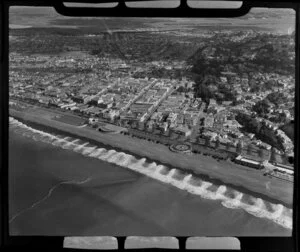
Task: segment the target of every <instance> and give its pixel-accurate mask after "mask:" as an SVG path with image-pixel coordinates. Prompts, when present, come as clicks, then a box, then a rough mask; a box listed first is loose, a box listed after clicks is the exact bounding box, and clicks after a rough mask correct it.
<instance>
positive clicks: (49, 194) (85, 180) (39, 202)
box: [9, 177, 91, 223]
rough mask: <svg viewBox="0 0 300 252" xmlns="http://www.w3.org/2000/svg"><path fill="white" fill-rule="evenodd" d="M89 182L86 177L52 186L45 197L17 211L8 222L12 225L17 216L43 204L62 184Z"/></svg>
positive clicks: (89, 178)
mask: <svg viewBox="0 0 300 252" xmlns="http://www.w3.org/2000/svg"><path fill="white" fill-rule="evenodd" d="M90 180H91V177H88V178H86V179H84V180H82V181H76V180H70V181H62V182H60V183H58V184H56V185H54V186H52V187H51V188H50V189H49V191H48V193H47V195H46V196H45V197H43V198H42V199H40V200H38V201H36V202H35V203H33V204H32V205H31V206H30V207H27V208H25V209H23V210H21V211H19V212H18V213H17V214H15V215H14V216H13V217H12V218H11V219H10V220H9V223H12V222H13V221H14V220H15V219H16V218H17V217H18V216H20V215H21V214H23V213H24V212H26V211H28V210H30V209H33V208H34V207H36V206H37V205H39V204H41V203H42V202H44V201H45V200H47V199H48V198H49V197H50V196H51V195H52V193H53V191H54V190H55V189H57V188H58V187H59V186H61V185H63V184H75V185H82V184H84V183H87V182H88V181H90Z"/></svg>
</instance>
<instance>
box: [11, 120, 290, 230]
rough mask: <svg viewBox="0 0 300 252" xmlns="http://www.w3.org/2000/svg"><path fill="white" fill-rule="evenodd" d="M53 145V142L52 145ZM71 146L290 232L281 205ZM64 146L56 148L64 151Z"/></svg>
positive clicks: (128, 159) (119, 155) (129, 158)
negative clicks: (248, 198) (247, 200)
mask: <svg viewBox="0 0 300 252" xmlns="http://www.w3.org/2000/svg"><path fill="white" fill-rule="evenodd" d="M10 124H12V125H18V127H21V128H26V130H28V129H31V130H32V132H34V133H40V134H41V135H42V136H47V137H51V136H50V135H51V134H49V133H46V132H43V131H39V130H35V129H33V128H31V127H28V126H27V125H25V124H23V123H20V122H19V121H17V120H15V119H13V118H10ZM53 139H56V140H58V141H59V140H62V141H64V142H68V140H67V139H68V138H66V137H64V138H59V137H55V136H53ZM52 143H53V142H52ZM69 143H72V146H74V147H73V149H72V150H73V151H75V152H79V153H81V154H82V155H85V156H89V157H93V158H98V159H100V160H103V161H106V162H110V163H114V164H116V165H119V166H122V167H125V168H128V169H130V170H133V171H136V172H138V173H141V174H144V175H146V176H148V177H151V178H153V179H155V180H159V181H161V182H163V183H166V184H170V185H173V186H174V187H176V188H178V189H181V190H185V191H187V192H189V193H191V194H193V195H197V196H200V197H202V198H204V199H209V200H219V201H221V204H222V205H223V206H224V207H226V208H230V209H243V210H244V211H246V212H248V213H249V214H251V215H253V216H256V217H258V218H265V219H269V220H271V221H273V222H275V223H277V224H279V225H281V226H283V227H285V228H287V229H292V223H293V221H292V218H291V217H290V216H287V215H286V212H290V213H292V209H288V208H286V207H284V206H283V205H281V204H271V203H268V202H265V201H263V200H262V199H260V198H253V197H252V198H253V202H252V204H249V203H245V202H243V201H242V198H243V196H244V194H243V193H241V192H237V191H233V192H234V194H235V197H234V198H230V197H227V196H226V195H225V193H226V191H227V190H231V191H232V189H231V188H227V187H226V186H224V185H220V186H219V187H218V188H217V190H216V191H211V190H209V188H210V187H211V186H212V185H213V184H212V183H211V182H208V181H203V180H201V179H199V178H194V176H193V175H192V174H188V175H186V176H185V177H184V178H183V179H176V178H174V176H175V175H176V174H178V170H177V169H176V168H173V169H171V170H170V171H169V173H167V174H166V175H163V174H161V173H160V172H161V171H162V170H163V169H165V168H166V167H165V166H163V165H158V164H157V163H156V162H152V163H150V164H149V163H147V162H146V159H145V158H141V159H136V158H135V157H134V156H132V155H129V154H126V153H124V152H117V151H116V150H107V149H105V148H96V147H85V146H86V145H88V144H89V142H86V143H84V144H81V145H79V144H77V143H76V141H72V142H69ZM63 146H65V144H64V145H61V146H59V145H58V147H62V148H63ZM194 179H196V180H197V181H198V182H201V183H200V185H199V186H198V185H193V184H191V181H193V180H194ZM266 203H267V204H270V205H271V207H272V209H273V212H270V211H269V210H267V208H266Z"/></svg>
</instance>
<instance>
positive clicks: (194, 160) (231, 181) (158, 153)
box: [9, 109, 293, 208]
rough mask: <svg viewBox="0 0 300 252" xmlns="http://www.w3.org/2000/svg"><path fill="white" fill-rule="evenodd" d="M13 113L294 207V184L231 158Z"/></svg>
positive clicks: (29, 122)
mask: <svg viewBox="0 0 300 252" xmlns="http://www.w3.org/2000/svg"><path fill="white" fill-rule="evenodd" d="M9 114H10V115H11V116H13V117H15V118H16V119H18V120H20V121H22V122H24V123H27V124H29V125H30V124H31V125H36V127H41V128H44V129H46V131H48V132H49V130H50V131H52V132H53V131H56V132H59V133H62V134H66V135H67V136H74V137H78V138H80V139H82V140H86V141H88V142H90V143H91V144H96V145H99V144H101V145H102V146H104V147H105V148H108V149H111V148H114V149H116V150H117V151H123V152H126V153H127V154H131V155H134V156H135V157H137V158H146V160H147V162H150V163H151V162H157V163H159V164H162V165H165V166H167V167H169V168H172V167H174V168H176V169H179V170H180V171H182V172H184V173H191V174H193V175H195V176H197V177H199V178H202V179H204V180H206V181H209V182H212V183H213V184H214V185H225V186H228V187H230V188H232V189H235V190H238V191H240V192H243V193H246V194H248V195H250V196H254V197H257V198H262V199H265V200H266V201H268V202H270V203H275V204H282V205H284V206H286V207H288V208H292V205H293V185H287V184H286V183H285V182H282V181H277V180H274V179H270V178H266V177H264V176H263V175H262V174H261V173H259V172H257V171H256V170H253V169H252V168H246V167H243V166H239V165H237V164H234V163H231V162H229V161H217V160H215V159H213V158H212V157H207V156H202V155H191V156H189V155H186V154H178V153H173V152H171V151H170V150H169V148H168V147H167V146H163V145H158V144H155V143H151V142H148V141H145V140H140V139H139V140H138V141H137V139H134V138H132V137H130V136H124V135H121V134H110V133H101V132H98V131H96V130H94V129H90V128H86V127H83V128H78V127H76V126H72V125H69V124H65V123H62V122H58V121H55V120H51V119H49V118H45V117H43V116H35V115H33V114H32V113H30V111H25V112H20V111H15V110H13V109H10V110H9ZM33 127H34V126H33ZM143 147H144V148H143ZM203 165H204V166H205V167H203ZM266 183H272V186H271V187H273V188H272V190H268V189H267V188H268V187H266V186H264V185H265V184H266ZM269 186H270V185H269Z"/></svg>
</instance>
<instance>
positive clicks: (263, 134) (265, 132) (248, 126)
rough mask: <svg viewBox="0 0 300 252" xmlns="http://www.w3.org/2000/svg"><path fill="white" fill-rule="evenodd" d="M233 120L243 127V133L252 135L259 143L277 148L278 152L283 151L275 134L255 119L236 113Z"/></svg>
mask: <svg viewBox="0 0 300 252" xmlns="http://www.w3.org/2000/svg"><path fill="white" fill-rule="evenodd" d="M235 119H236V120H237V121H238V123H239V124H241V125H242V126H243V129H242V130H243V131H245V132H250V133H254V134H255V136H256V137H257V138H258V139H260V140H261V141H263V142H265V143H267V144H269V145H271V146H273V147H275V148H277V149H278V150H284V149H283V146H282V143H281V142H280V141H279V140H278V138H277V136H276V134H275V133H274V132H273V131H272V130H270V129H269V128H268V127H267V126H266V125H264V124H262V123H261V122H259V121H257V120H256V118H255V117H251V116H249V115H246V114H243V113H238V114H237V116H236V118H235Z"/></svg>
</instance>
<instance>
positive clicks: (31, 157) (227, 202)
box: [9, 118, 292, 236]
mask: <svg viewBox="0 0 300 252" xmlns="http://www.w3.org/2000/svg"><path fill="white" fill-rule="evenodd" d="M291 226H292V210H291V209H288V208H286V207H284V206H282V205H280V204H271V203H268V202H266V201H264V200H262V199H257V198H255V197H252V196H251V195H245V194H244V193H243V192H238V191H235V190H232V189H230V188H227V187H226V186H222V185H221V186H220V185H218V186H215V185H213V184H212V183H211V182H209V181H203V180H201V179H199V178H196V177H193V176H192V175H191V174H185V173H182V172H180V171H179V170H177V169H176V168H174V167H166V166H163V165H160V164H157V163H154V162H149V161H147V160H146V159H145V158H141V159H138V158H136V157H134V156H132V155H129V154H126V153H124V152H118V151H116V150H114V149H113V148H111V149H108V148H107V147H103V146H100V145H97V146H95V145H92V144H90V143H89V142H86V141H82V140H80V139H76V138H72V137H68V136H63V135H57V134H54V133H51V132H42V131H39V130H36V129H34V128H32V127H29V126H27V125H25V124H23V123H21V122H18V121H17V120H14V119H13V118H10V131H9V228H10V234H11V235H89V236H95V235H119V236H121V235H156V236H157V235H159V236H161V235H181V236H252V235H253V236H260V235H261V236H289V235H291V231H292V230H291Z"/></svg>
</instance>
